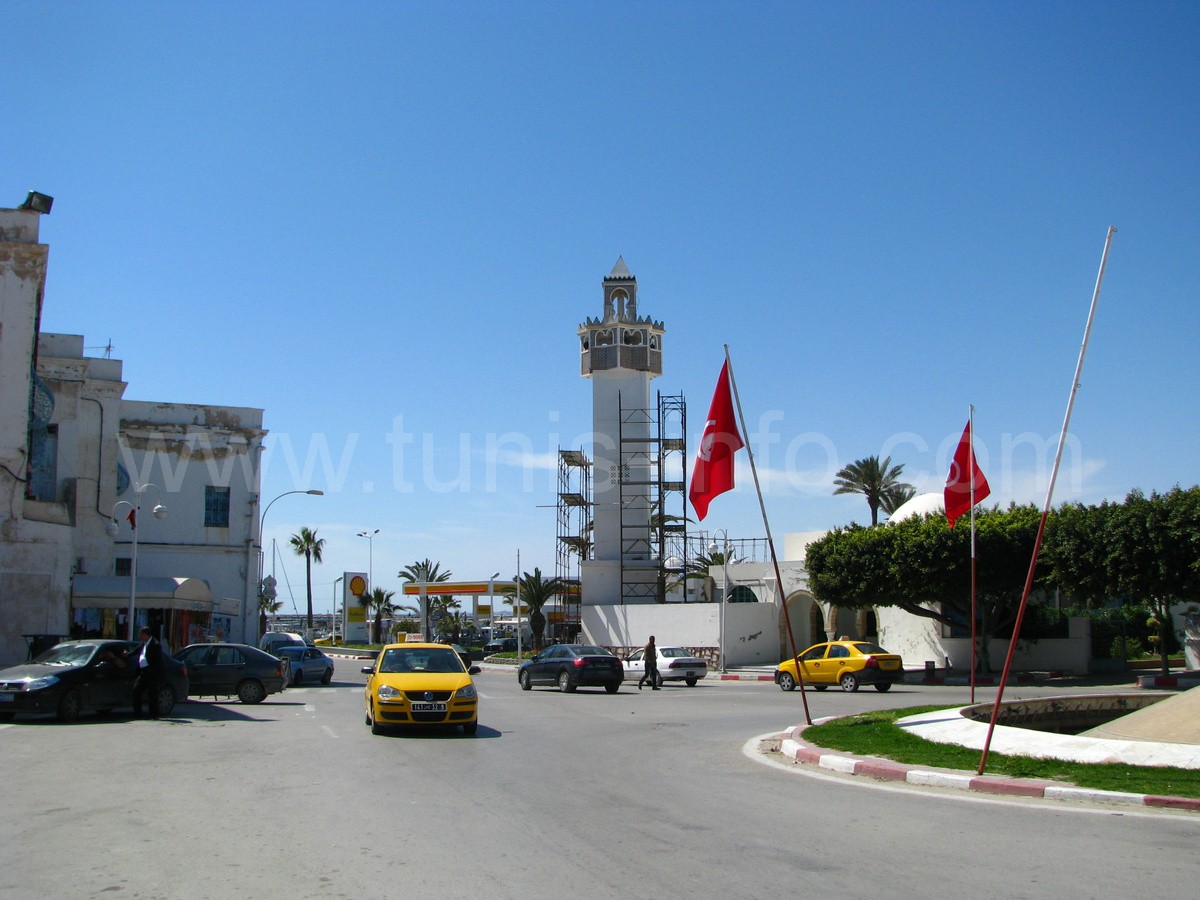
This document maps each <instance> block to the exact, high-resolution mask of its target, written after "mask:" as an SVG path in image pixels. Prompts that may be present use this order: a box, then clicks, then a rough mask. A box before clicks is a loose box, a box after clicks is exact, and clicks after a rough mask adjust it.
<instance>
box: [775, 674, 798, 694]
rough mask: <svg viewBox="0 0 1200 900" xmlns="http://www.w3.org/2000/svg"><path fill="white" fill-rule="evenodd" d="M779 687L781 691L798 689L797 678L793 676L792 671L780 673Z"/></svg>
mask: <svg viewBox="0 0 1200 900" xmlns="http://www.w3.org/2000/svg"><path fill="white" fill-rule="evenodd" d="M779 689H780V690H781V691H794V690H795V689H796V679H795V678H793V677H792V676H791V673H790V672H781V673H779Z"/></svg>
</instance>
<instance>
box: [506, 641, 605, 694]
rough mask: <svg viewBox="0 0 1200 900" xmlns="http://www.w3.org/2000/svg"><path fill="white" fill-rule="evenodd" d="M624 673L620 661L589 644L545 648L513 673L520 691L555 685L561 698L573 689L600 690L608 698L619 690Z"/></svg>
mask: <svg viewBox="0 0 1200 900" xmlns="http://www.w3.org/2000/svg"><path fill="white" fill-rule="evenodd" d="M624 677H625V669H624V667H623V666H622V665H621V661H620V660H619V659H617V658H616V657H615V656H613V655H612V654H611V653H609V652H608V651H607V650H605V649H604V648H603V647H594V646H592V645H590V644H556V645H555V646H553V647H547V648H546V649H545V650H543V651H542V652H541V653H539V654H538V655H537V656H535V657H534V658H533V659H531V660H529V661H528V662H526V663H524V664H522V666H521V668H520V669H518V670H517V680H518V681H519V682H520V683H521V689H522V690H525V691H528V690H530V689H532V688H533V686H534V685H535V684H552V685H557V686H558V689H559V690H560V691H562V692H563V693H565V694H570V693H573V692H574V690H575V688H577V687H603V688H604V689H605V690H606V691H608V692H609V693H610V694H615V693H616V692H617V691H619V690H620V689H621V679H623V678H624Z"/></svg>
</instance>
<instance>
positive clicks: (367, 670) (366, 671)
mask: <svg viewBox="0 0 1200 900" xmlns="http://www.w3.org/2000/svg"><path fill="white" fill-rule="evenodd" d="M374 671H375V667H374V666H363V667H362V673H363V674H364V675H370V674H371V673H373V672H374Z"/></svg>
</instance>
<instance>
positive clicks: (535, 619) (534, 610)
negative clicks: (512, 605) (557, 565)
mask: <svg viewBox="0 0 1200 900" xmlns="http://www.w3.org/2000/svg"><path fill="white" fill-rule="evenodd" d="M517 586H518V588H519V590H520V594H519V596H518V598H517V599H518V601H519V602H520V603H522V604H527V605H528V606H529V610H530V612H529V630H530V631H532V632H533V649H534V650H541V649H542V634H543V633H544V632H545V630H546V617H545V615H543V614H542V607H543V606H545V605H546V604H547V603H548V602H549V601H550V600H551V599H553V598H554V597H555V596H557V595H558V594H561V593H562V592H563V591H564V590H565V589H566V585H564V584H563V583H562V582H561V581H559V580H558V579H557V578H549V579H547V578H543V577H542V570H541V569H539V568H537V567H536V566H535V567H534V569H533V574H532V575H530V574H529V573H528V572H526V573H525V574H524V575H522V576H521V577H520V578H519V579H517ZM504 593H506V594H517V588H506V589H505V591H504Z"/></svg>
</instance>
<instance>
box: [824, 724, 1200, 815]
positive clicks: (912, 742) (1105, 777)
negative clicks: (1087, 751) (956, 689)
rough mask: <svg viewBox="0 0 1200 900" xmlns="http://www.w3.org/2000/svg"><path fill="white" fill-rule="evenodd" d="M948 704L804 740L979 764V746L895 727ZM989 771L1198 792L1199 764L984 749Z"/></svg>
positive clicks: (1095, 786) (1129, 788) (1100, 786)
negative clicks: (1014, 753) (1038, 756)
mask: <svg viewBox="0 0 1200 900" xmlns="http://www.w3.org/2000/svg"><path fill="white" fill-rule="evenodd" d="M956 708H957V707H949V706H914V707H910V708H908V709H894V710H880V711H878V712H869V713H862V714H861V715H857V716H847V717H845V718H841V719H834V720H833V721H832V722H826V723H825V724H823V725H814V726H812V727H810V728H806V729H805V731H804V740H805V741H807V742H809V743H812V744H816V745H817V746H819V747H825V748H827V749H830V750H841V751H844V752H846V753H855V754H859V755H861V756H878V757H882V758H883V759H891V760H895V761H896V762H899V763H904V764H906V765H921V766H933V767H936V768H940V769H965V770H967V771H970V772H974V771H976V770H977V769H978V768H979V757H980V752H979V751H978V750H972V749H971V748H969V747H959V746H958V745H956V744H936V743H934V742H933V741H927V740H925V739H924V738H919V737H917V736H916V735H914V734H909V733H908V732H907V731H905V730H904V729H902V728H898V727H896V720H897V719H902V718H904V717H905V716H912V715H916V714H918V713H923V712H933V711H935V710H939V709H956ZM987 773H988V774H989V775H1010V776H1012V777H1014V778H1042V779H1046V780H1050V781H1063V782H1069V783H1070V784H1073V785H1076V786H1078V787H1082V788H1089V789H1091V790H1101V791H1124V792H1126V793H1132V794H1157V795H1162V796H1168V797H1194V798H1200V770H1197V769H1174V768H1169V767H1166V766H1161V767H1160V766H1129V765H1124V764H1120V763H1115V764H1114V763H1103V764H1100V763H1097V764H1091V763H1078V762H1070V761H1067V760H1058V759H1035V758H1033V757H1030V756H1007V755H1005V754H1003V753H994V752H992V753H988V766H987Z"/></svg>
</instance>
